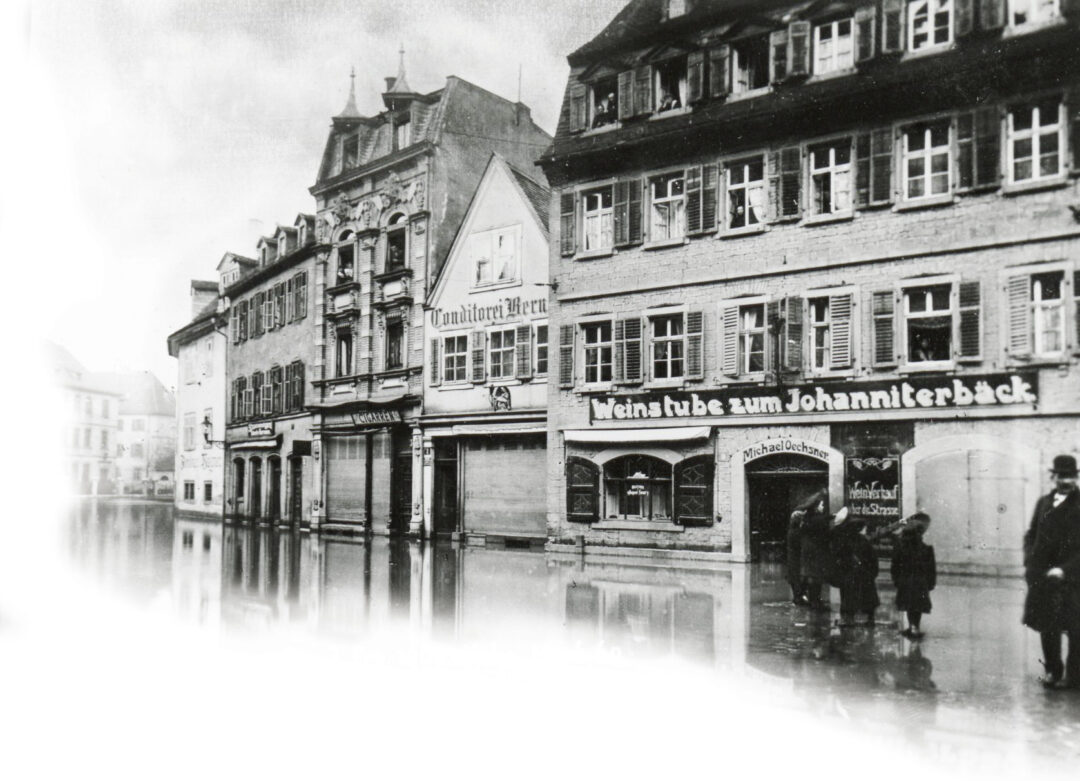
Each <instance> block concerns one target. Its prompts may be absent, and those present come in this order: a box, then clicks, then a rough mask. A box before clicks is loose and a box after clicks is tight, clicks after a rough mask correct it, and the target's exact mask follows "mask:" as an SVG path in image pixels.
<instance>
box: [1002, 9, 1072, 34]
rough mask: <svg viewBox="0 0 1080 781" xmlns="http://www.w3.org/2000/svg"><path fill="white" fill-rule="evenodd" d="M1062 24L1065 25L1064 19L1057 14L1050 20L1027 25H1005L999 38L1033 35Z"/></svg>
mask: <svg viewBox="0 0 1080 781" xmlns="http://www.w3.org/2000/svg"><path fill="white" fill-rule="evenodd" d="M1063 24H1065V17H1064V16H1063V15H1061V14H1058V15H1057V16H1055V17H1053V18H1052V19H1042V20H1039V21H1037V22H1028V23H1027V24H1021V25H1012V24H1006V25H1005V29H1004V30H1002V31H1001V37H1002V38H1012V37H1013V36H1016V35H1027V34H1028V33H1033V32H1036V31H1037V30H1045V29H1046V28H1047V27H1058V26H1060V25H1063Z"/></svg>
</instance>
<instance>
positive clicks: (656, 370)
mask: <svg viewBox="0 0 1080 781" xmlns="http://www.w3.org/2000/svg"><path fill="white" fill-rule="evenodd" d="M649 327H650V329H651V330H650V334H649V335H650V337H651V338H650V345H651V348H652V378H653V379H654V380H681V379H682V377H683V375H684V374H685V370H684V368H685V363H684V362H685V359H686V328H685V324H684V322H683V316H682V314H681V313H680V314H676V315H661V316H657V317H650V318H649Z"/></svg>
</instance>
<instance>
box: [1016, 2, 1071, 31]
mask: <svg viewBox="0 0 1080 781" xmlns="http://www.w3.org/2000/svg"><path fill="white" fill-rule="evenodd" d="M1060 15H1061V7H1060V3H1059V0H1009V26H1010V27H1026V26H1028V25H1038V24H1046V23H1047V22H1052V21H1054V20H1055V19H1057V18H1058V17H1059V16H1060Z"/></svg>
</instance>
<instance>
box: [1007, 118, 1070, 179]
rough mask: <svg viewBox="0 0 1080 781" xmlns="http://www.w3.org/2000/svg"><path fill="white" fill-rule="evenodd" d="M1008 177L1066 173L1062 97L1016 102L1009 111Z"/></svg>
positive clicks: (1033, 177) (1042, 176) (1029, 177)
mask: <svg viewBox="0 0 1080 781" xmlns="http://www.w3.org/2000/svg"><path fill="white" fill-rule="evenodd" d="M1007 124H1008V139H1007V143H1006V148H1007V150H1008V155H1009V159H1008V166H1007V167H1006V168H1007V170H1008V176H1009V179H1008V181H1009V182H1010V183H1011V184H1018V183H1024V182H1037V181H1041V180H1044V179H1053V178H1055V177H1057V176H1060V175H1061V174H1062V173H1064V170H1065V167H1064V163H1065V111H1064V106H1063V105H1062V102H1061V99H1060V98H1058V97H1053V98H1049V99H1046V100H1042V101H1039V102H1038V103H1031V104H1024V105H1019V106H1013V107H1012V108H1010V109H1009V115H1008V122H1007Z"/></svg>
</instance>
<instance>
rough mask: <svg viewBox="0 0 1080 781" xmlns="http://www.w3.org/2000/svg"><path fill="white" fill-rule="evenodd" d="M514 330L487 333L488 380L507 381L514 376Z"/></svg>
mask: <svg viewBox="0 0 1080 781" xmlns="http://www.w3.org/2000/svg"><path fill="white" fill-rule="evenodd" d="M515 332H516V329H515V328H504V329H500V330H496V331H489V332H488V378H489V379H493V380H507V379H511V378H512V377H513V376H514V346H515V344H516V343H515V340H514V334H515Z"/></svg>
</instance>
